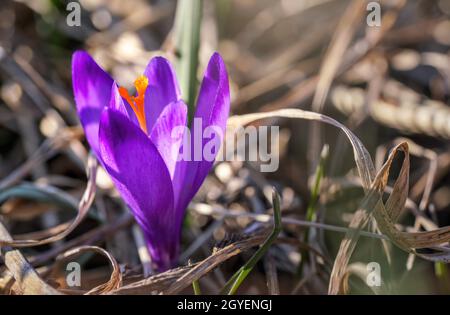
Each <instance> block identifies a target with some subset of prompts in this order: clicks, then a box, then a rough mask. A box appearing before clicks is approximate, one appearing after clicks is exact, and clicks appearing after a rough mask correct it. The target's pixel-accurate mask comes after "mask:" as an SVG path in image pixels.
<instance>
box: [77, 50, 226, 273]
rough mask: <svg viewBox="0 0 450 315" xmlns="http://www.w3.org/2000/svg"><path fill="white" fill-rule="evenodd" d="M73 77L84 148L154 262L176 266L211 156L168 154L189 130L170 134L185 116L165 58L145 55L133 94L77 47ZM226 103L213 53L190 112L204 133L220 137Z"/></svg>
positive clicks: (222, 69)
mask: <svg viewBox="0 0 450 315" xmlns="http://www.w3.org/2000/svg"><path fill="white" fill-rule="evenodd" d="M72 80H73V90H74V95H75V102H76V105H77V111H78V115H79V117H80V120H81V124H82V125H83V128H84V131H85V134H86V139H87V141H88V143H89V145H90V146H91V148H92V150H93V152H94V153H95V155H96V156H97V158H98V160H99V161H100V162H101V163H102V165H103V166H104V168H105V169H106V171H107V172H108V173H109V175H110V176H111V178H112V179H113V181H114V184H115V186H116V188H117V190H118V191H119V193H120V195H121V196H122V198H123V200H124V201H125V202H126V204H127V205H128V207H129V208H130V209H131V211H132V213H133V214H134V216H135V218H136V221H137V222H138V223H139V225H140V227H141V228H142V230H143V232H144V235H145V237H146V240H147V244H148V249H149V251H150V254H151V256H152V260H153V262H154V263H155V265H156V267H157V268H158V269H159V270H160V271H163V270H166V269H168V268H171V267H173V266H174V265H175V264H176V263H177V259H178V252H179V243H180V236H181V226H182V223H183V218H184V214H185V210H186V207H187V205H188V203H189V202H190V201H191V199H192V198H193V197H194V195H195V194H196V192H197V191H198V189H199V188H200V186H201V184H202V183H203V181H204V179H205V177H206V175H207V174H208V172H209V170H210V169H211V167H212V164H213V161H211V160H209V159H208V160H207V159H200V160H197V159H195V160H194V159H191V160H183V159H181V160H180V159H179V158H177V156H176V154H175V156H174V154H173V152H174V151H173V148H175V149H177V148H178V149H180V147H181V144H182V142H183V141H182V139H183V137H184V136H186V134H188V133H186V132H178V133H177V132H173V131H175V128H178V127H179V126H186V125H187V120H188V119H187V106H186V104H185V103H184V102H183V100H182V99H181V95H180V89H179V87H178V82H177V79H176V76H175V73H174V71H173V69H172V67H171V65H170V63H169V62H168V61H167V60H166V59H164V58H163V57H155V58H153V59H152V60H150V63H149V64H148V66H147V68H146V69H145V71H144V74H143V75H141V76H140V77H138V78H137V79H136V81H135V87H136V95H135V96H130V95H129V94H128V92H127V91H126V90H125V89H124V88H122V87H118V86H117V84H116V82H115V81H114V80H113V79H112V78H111V77H110V76H109V75H108V74H107V73H106V72H105V71H103V70H102V69H101V68H100V67H99V66H98V65H97V64H96V63H95V61H94V60H93V59H92V57H91V56H90V55H89V54H88V53H86V52H84V51H77V52H75V53H74V55H73V58H72ZM229 108H230V92H229V85H228V74H227V71H226V68H225V64H224V62H223V60H222V58H221V57H220V55H219V54H218V53H214V54H213V55H212V57H211V59H210V61H209V63H208V66H207V68H206V71H205V74H204V78H203V81H202V84H201V87H200V92H199V95H198V99H197V106H196V113H195V116H194V117H195V118H198V119H201V122H202V128H203V130H204V129H205V128H208V127H209V126H214V127H215V128H217V127H218V128H219V129H220V130H221V131H222V135H223V134H224V132H225V127H226V121H227V118H228V113H229ZM178 129H180V128H178ZM203 130H202V131H203ZM189 134H191V133H189ZM187 137H194V134H193V133H192V134H191V135H189V136H187ZM202 141H203V142H201V144H203V145H205V143H206V140H202ZM191 143H193V141H191ZM215 154H217V152H215ZM214 156H215V155H214Z"/></svg>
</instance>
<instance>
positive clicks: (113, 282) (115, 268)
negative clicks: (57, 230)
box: [55, 246, 122, 295]
mask: <svg viewBox="0 0 450 315" xmlns="http://www.w3.org/2000/svg"><path fill="white" fill-rule="evenodd" d="M90 251H93V252H95V253H98V254H100V255H103V256H105V257H106V258H107V259H108V261H109V263H110V265H111V267H112V272H111V277H110V279H109V280H108V282H106V283H103V284H101V285H99V286H97V287H95V288H93V289H91V290H89V292H87V293H86V294H89V295H90V294H105V293H108V292H110V291H112V290H115V289H118V288H120V286H121V285H122V273H121V272H120V267H119V264H118V263H117V261H116V259H115V258H114V257H113V256H112V255H111V254H110V253H108V252H107V251H106V250H104V249H103V248H101V247H98V246H80V247H76V248H72V249H70V250H68V251H67V252H65V253H63V254H61V255H59V256H58V257H57V258H56V261H57V262H56V264H55V266H56V265H58V263H61V262H62V261H66V260H67V259H69V258H72V257H74V256H78V255H80V254H82V253H84V252H90Z"/></svg>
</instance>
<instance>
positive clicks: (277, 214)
mask: <svg viewBox="0 0 450 315" xmlns="http://www.w3.org/2000/svg"><path fill="white" fill-rule="evenodd" d="M272 202H273V219H274V220H273V221H274V226H273V229H272V232H271V233H270V235H269V236H268V237H267V239H266V240H265V241H264V243H263V244H262V245H261V247H260V248H259V249H258V250H257V251H256V253H255V254H254V255H253V256H252V257H251V258H250V259H249V260H248V261H247V263H246V264H245V265H244V266H242V267H241V268H239V270H238V271H237V272H236V273H235V274H234V275H233V276H232V277H231V278H230V280H228V282H227V283H226V284H225V286H224V288H223V289H222V292H221V293H225V292H227V290H228V288H230V289H229V290H228V293H227V294H228V295H233V294H235V293H236V291H237V289H238V288H239V286H240V285H241V284H242V282H243V281H244V280H245V278H247V276H248V274H249V273H250V272H251V271H252V269H253V267H255V265H256V263H257V262H258V261H259V260H260V259H261V258H262V257H263V256H264V254H265V253H266V252H267V251H268V250H269V248H270V246H271V245H272V243H273V242H274V241H275V240H276V238H277V237H278V234H280V232H281V210H280V197H279V195H278V193H277V192H276V190H275V188H274V189H273V192H272Z"/></svg>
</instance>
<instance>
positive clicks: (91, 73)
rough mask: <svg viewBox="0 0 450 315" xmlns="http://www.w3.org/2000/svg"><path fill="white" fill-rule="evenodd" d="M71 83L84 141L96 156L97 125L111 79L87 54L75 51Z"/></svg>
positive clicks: (107, 98)
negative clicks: (85, 140) (84, 137)
mask: <svg viewBox="0 0 450 315" xmlns="http://www.w3.org/2000/svg"><path fill="white" fill-rule="evenodd" d="M72 82H73V93H74V95H75V103H76V105H77V111H78V116H79V117H80V121H81V124H82V125H83V128H84V132H85V134H86V139H87V141H88V142H89V145H90V146H91V148H92V150H93V151H94V152H95V154H96V155H97V156H98V152H99V149H98V124H99V121H100V115H101V113H102V110H103V109H104V108H105V107H106V106H108V104H109V101H110V96H111V86H112V84H113V79H112V78H111V77H110V76H109V75H108V74H107V73H106V72H105V71H103V70H102V68H100V67H99V66H98V65H97V63H96V62H95V61H94V60H93V59H92V57H91V56H90V55H89V54H88V53H86V52H84V51H77V52H75V53H74V54H73V57H72Z"/></svg>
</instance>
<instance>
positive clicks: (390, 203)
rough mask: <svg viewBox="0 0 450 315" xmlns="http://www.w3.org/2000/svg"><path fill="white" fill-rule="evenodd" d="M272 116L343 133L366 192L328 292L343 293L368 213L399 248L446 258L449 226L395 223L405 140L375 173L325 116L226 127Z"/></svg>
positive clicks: (291, 114) (405, 179)
mask: <svg viewBox="0 0 450 315" xmlns="http://www.w3.org/2000/svg"><path fill="white" fill-rule="evenodd" d="M275 117H284V118H297V119H305V120H312V121H319V122H323V123H326V124H330V125H333V126H335V127H337V128H339V129H341V130H342V131H343V132H344V133H345V135H346V136H347V138H348V140H349V141H350V143H351V145H352V148H353V153H354V159H355V162H356V166H357V169H358V172H359V176H360V178H361V181H362V184H363V188H364V191H365V193H366V195H365V197H364V199H363V200H362V202H361V206H360V207H359V209H358V210H357V211H356V212H355V214H354V215H353V218H352V221H351V222H350V225H349V227H350V229H349V231H348V232H347V234H346V236H345V238H344V239H343V240H342V242H341V245H340V248H339V252H338V255H337V257H336V260H335V262H334V266H333V271H332V273H331V279H330V283H329V290H328V292H329V293H330V294H338V293H342V292H343V290H342V287H343V283H342V281H343V280H344V279H345V275H346V271H347V266H348V263H349V260H350V257H351V255H352V253H353V251H354V249H355V247H356V243H357V241H358V238H359V236H360V231H361V230H362V229H363V228H364V227H365V226H366V224H367V223H368V221H369V219H370V214H372V212H373V216H374V218H375V220H376V222H377V226H378V229H379V230H380V231H381V232H382V233H383V234H385V235H386V236H388V237H389V239H390V241H392V242H393V243H394V244H395V245H397V246H398V247H400V248H401V249H403V250H405V251H407V252H410V253H414V254H416V255H418V256H420V257H422V258H424V259H428V260H431V261H442V262H449V261H450V249H449V248H448V247H444V246H442V245H443V244H445V243H447V242H448V241H449V240H450V227H448V226H447V227H443V228H439V229H436V230H433V231H426V232H414V233H409V232H403V231H400V230H398V229H397V228H396V226H395V223H396V221H397V219H398V217H399V214H400V213H401V211H402V210H403V208H404V206H405V202H406V199H407V197H408V185H409V165H410V162H409V151H408V144H407V143H406V142H402V143H400V144H398V145H397V146H396V147H395V148H394V149H393V150H392V151H391V153H390V155H389V157H388V159H387V161H386V162H385V163H384V165H383V166H382V168H381V169H380V171H379V172H378V173H377V172H376V171H375V167H374V165H373V162H372V159H371V157H370V155H369V153H368V152H367V149H366V148H365V147H364V145H363V144H362V142H361V141H360V140H359V139H358V137H356V135H354V134H353V133H352V132H351V131H350V130H349V129H348V128H347V127H345V126H344V125H342V124H341V123H339V122H338V121H336V120H334V119H332V118H330V117H328V116H326V115H322V114H318V113H315V112H309V111H303V110H300V109H282V110H278V111H273V112H266V113H255V114H247V115H241V116H233V117H231V118H230V119H229V127H228V130H229V131H230V130H231V131H233V130H234V129H235V128H237V127H239V126H241V125H245V124H249V123H251V122H253V121H256V120H260V119H266V118H275ZM401 151H403V152H404V159H403V164H402V168H401V170H400V174H399V176H398V178H397V180H396V182H395V184H394V187H393V190H392V192H391V194H390V196H389V198H388V200H387V201H386V203H384V202H383V200H382V194H383V192H384V190H385V188H386V186H387V180H388V177H389V170H390V168H391V165H392V161H393V160H394V158H395V156H396V155H397V154H398V152H401ZM423 248H428V249H432V250H435V252H434V253H431V254H429V253H426V254H425V253H420V252H418V251H417V250H418V249H423Z"/></svg>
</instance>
